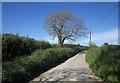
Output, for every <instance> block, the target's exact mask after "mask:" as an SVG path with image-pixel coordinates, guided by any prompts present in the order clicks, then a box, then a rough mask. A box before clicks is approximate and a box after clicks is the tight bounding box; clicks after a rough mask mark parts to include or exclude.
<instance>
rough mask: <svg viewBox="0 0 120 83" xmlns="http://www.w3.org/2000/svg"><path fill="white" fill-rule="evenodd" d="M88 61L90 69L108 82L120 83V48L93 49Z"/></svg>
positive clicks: (88, 54) (89, 53)
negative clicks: (119, 82)
mask: <svg viewBox="0 0 120 83" xmlns="http://www.w3.org/2000/svg"><path fill="white" fill-rule="evenodd" d="M86 61H87V62H88V64H89V66H90V68H91V69H92V70H93V71H94V72H95V74H97V75H98V76H100V77H101V78H103V79H104V80H106V81H120V46H117V45H108V44H107V43H105V44H104V45H103V46H101V47H91V48H90V49H89V51H88V53H87V57H86Z"/></svg>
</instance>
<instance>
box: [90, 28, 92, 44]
mask: <svg viewBox="0 0 120 83" xmlns="http://www.w3.org/2000/svg"><path fill="white" fill-rule="evenodd" d="M91 34H92V28H90V46H91V43H92V42H91V40H92V38H91Z"/></svg>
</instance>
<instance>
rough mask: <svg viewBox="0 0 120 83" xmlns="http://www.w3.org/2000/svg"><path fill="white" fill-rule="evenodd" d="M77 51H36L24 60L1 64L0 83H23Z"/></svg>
mask: <svg viewBox="0 0 120 83" xmlns="http://www.w3.org/2000/svg"><path fill="white" fill-rule="evenodd" d="M78 52H79V51H75V49H72V48H49V49H46V50H43V51H41V50H37V51H35V52H34V53H32V54H31V56H27V57H25V58H20V59H17V60H14V61H11V62H10V61H7V62H4V63H3V75H2V80H3V81H2V82H3V83H5V82H12V83H23V82H27V81H29V80H30V79H32V78H33V76H35V75H37V74H41V73H43V72H44V71H46V70H48V69H50V68H52V67H54V66H56V65H58V64H60V63H62V62H64V61H65V60H66V59H68V58H70V57H72V56H73V55H75V54H76V53H78Z"/></svg>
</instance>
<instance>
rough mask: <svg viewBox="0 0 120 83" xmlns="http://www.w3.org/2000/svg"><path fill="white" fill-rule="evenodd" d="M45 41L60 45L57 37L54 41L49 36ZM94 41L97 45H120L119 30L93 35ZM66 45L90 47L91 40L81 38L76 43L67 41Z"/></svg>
mask: <svg viewBox="0 0 120 83" xmlns="http://www.w3.org/2000/svg"><path fill="white" fill-rule="evenodd" d="M45 40H47V41H49V42H50V43H52V44H57V43H58V39H57V37H56V38H54V39H53V38H52V37H51V36H49V37H47V38H46V39H45ZM92 41H93V42H94V43H96V44H97V45H102V44H104V43H105V42H108V43H109V44H118V29H117V28H114V29H111V30H109V31H104V32H100V33H92ZM64 43H69V44H71V43H74V44H78V43H79V44H80V45H88V43H89V38H80V39H78V40H77V41H75V42H72V41H67V40H65V42H64Z"/></svg>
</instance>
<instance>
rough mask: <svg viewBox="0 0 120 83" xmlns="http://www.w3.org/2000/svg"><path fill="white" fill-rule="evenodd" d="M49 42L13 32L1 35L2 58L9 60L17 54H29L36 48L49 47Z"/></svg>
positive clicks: (17, 55) (16, 56)
mask: <svg viewBox="0 0 120 83" xmlns="http://www.w3.org/2000/svg"><path fill="white" fill-rule="evenodd" d="M50 47H51V46H50V44H49V42H46V41H36V40H34V39H32V38H28V37H21V36H18V35H14V34H3V35H2V60H3V61H9V60H13V59H14V58H18V57H19V56H21V55H22V56H23V55H24V56H25V55H30V54H31V53H32V52H33V51H35V50H36V49H47V48H50Z"/></svg>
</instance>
